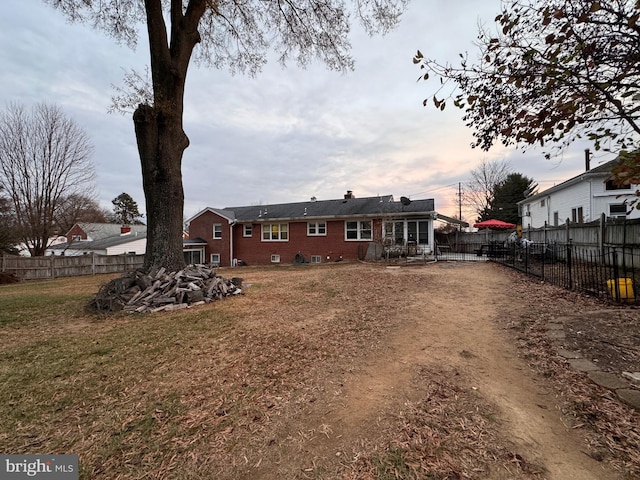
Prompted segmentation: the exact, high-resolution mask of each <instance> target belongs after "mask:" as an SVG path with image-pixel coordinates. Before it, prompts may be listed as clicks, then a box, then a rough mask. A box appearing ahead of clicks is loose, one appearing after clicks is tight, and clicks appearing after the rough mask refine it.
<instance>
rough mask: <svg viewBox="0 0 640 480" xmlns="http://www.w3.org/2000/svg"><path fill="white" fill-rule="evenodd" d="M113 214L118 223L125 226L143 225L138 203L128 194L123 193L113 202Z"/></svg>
mask: <svg viewBox="0 0 640 480" xmlns="http://www.w3.org/2000/svg"><path fill="white" fill-rule="evenodd" d="M111 203H113V214H114V216H115V220H116V222H117V223H121V224H123V225H132V224H133V225H143V222H142V220H141V218H142V214H141V213H140V211H139V210H138V203H137V202H136V201H135V200H134V199H133V198H131V195H129V194H128V193H124V192H123V193H121V194H120V195H118V196H117V197H116V198H114V199H113V200H111Z"/></svg>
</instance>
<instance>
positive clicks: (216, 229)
mask: <svg viewBox="0 0 640 480" xmlns="http://www.w3.org/2000/svg"><path fill="white" fill-rule="evenodd" d="M213 238H214V239H220V238H222V224H221V223H214V224H213Z"/></svg>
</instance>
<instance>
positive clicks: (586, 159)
mask: <svg viewBox="0 0 640 480" xmlns="http://www.w3.org/2000/svg"><path fill="white" fill-rule="evenodd" d="M584 170H585V172H588V171H589V170H591V152H590V151H589V149H588V148H585V150H584Z"/></svg>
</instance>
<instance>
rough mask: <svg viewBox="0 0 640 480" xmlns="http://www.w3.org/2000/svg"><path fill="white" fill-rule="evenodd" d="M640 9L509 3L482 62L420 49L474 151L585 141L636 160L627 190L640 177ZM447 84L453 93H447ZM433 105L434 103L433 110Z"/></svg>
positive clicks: (616, 2)
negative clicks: (441, 58)
mask: <svg viewBox="0 0 640 480" xmlns="http://www.w3.org/2000/svg"><path fill="white" fill-rule="evenodd" d="M639 18H640V2H637V1H632V0H603V1H596V0H535V1H534V0H505V2H504V3H503V8H502V12H501V13H500V14H499V15H497V16H496V17H495V23H496V30H495V32H490V31H488V30H486V29H484V28H481V29H480V31H479V35H478V42H477V45H478V47H479V52H478V57H477V59H476V60H475V61H473V62H471V61H469V58H468V55H463V54H461V55H460V56H461V63H460V65H459V66H457V65H452V64H442V63H438V62H437V61H436V60H434V59H430V58H426V57H424V56H423V55H422V53H421V52H420V51H418V53H417V55H416V56H415V57H414V63H416V64H418V65H419V66H420V68H421V69H422V70H423V75H422V76H421V78H422V79H425V80H426V79H427V78H428V77H429V74H434V76H435V77H439V78H440V80H441V87H440V88H439V89H438V91H437V92H436V94H435V95H434V96H433V98H432V100H433V103H434V105H435V107H436V108H439V109H444V108H445V102H446V100H452V101H453V104H454V105H455V106H456V107H458V108H460V109H462V110H464V117H463V118H464V121H465V122H466V125H467V126H469V127H471V128H472V129H473V130H474V133H473V134H474V137H475V141H474V144H473V145H474V146H476V147H480V148H482V149H485V150H486V149H489V148H490V147H491V146H492V145H493V144H494V143H496V142H502V143H503V144H504V145H511V144H519V145H522V146H524V147H525V148H526V146H530V145H541V146H545V147H549V146H550V147H551V148H550V149H549V151H548V152H547V155H551V154H553V153H554V150H556V152H555V153H557V150H562V149H564V148H566V147H567V146H568V145H569V144H570V143H571V142H573V141H574V140H576V139H580V138H583V139H588V140H591V141H592V142H593V144H594V147H595V149H596V150H599V149H603V150H609V151H612V152H614V153H620V152H632V153H628V154H626V162H625V163H624V165H622V166H621V167H620V168H618V169H616V170H615V171H614V174H615V177H616V180H617V181H618V182H619V183H634V181H635V180H638V179H639V178H640V153H638V148H639V147H640V145H639V140H640V123H639V118H640V117H639V115H640V68H639V66H640V24H639V23H638V20H639ZM447 85H449V86H452V87H453V88H452V90H451V91H449V92H447V91H446V90H445V89H446V88H448V87H447ZM429 102H430V100H425V102H424V103H425V105H426V104H427V103H429ZM636 183H637V182H636Z"/></svg>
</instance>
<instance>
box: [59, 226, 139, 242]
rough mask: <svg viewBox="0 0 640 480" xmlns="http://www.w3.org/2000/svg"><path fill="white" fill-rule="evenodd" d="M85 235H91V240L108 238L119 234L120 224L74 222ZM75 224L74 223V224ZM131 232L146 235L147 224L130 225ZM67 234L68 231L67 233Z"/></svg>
mask: <svg viewBox="0 0 640 480" xmlns="http://www.w3.org/2000/svg"><path fill="white" fill-rule="evenodd" d="M76 225H78V226H79V227H80V228H81V229H82V231H83V232H84V233H86V234H87V236H89V237H91V238H92V239H93V240H100V239H103V238H109V237H114V236H120V229H121V228H122V225H120V224H119V223H86V222H82V223H76ZM74 226H75V225H74ZM130 228H131V233H132V234H136V233H137V234H138V235H140V234H142V233H144V234H145V235H146V233H147V226H146V225H131V226H130ZM67 234H68V233H67Z"/></svg>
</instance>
